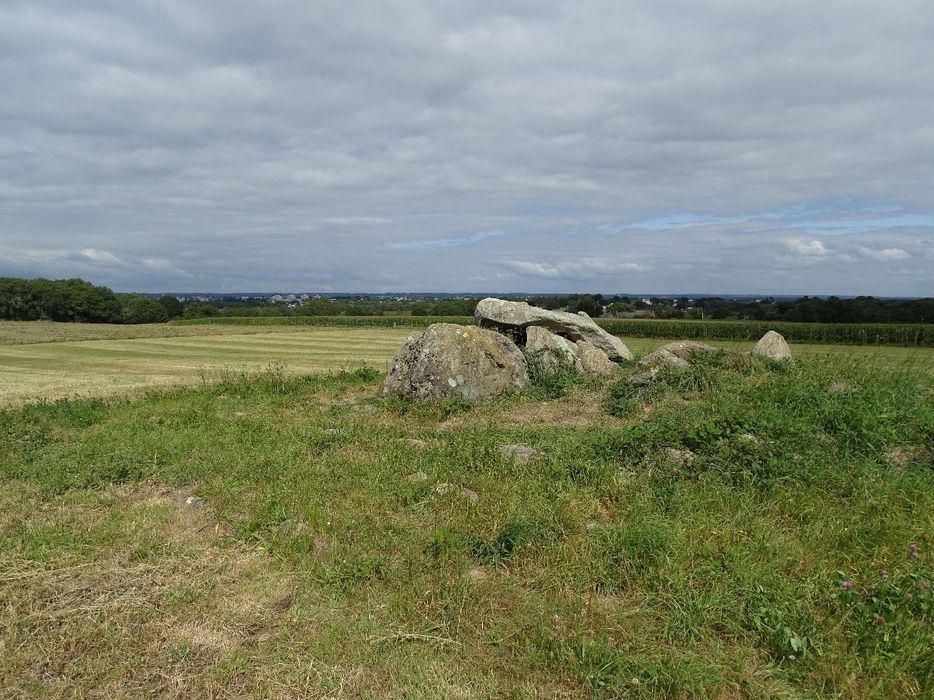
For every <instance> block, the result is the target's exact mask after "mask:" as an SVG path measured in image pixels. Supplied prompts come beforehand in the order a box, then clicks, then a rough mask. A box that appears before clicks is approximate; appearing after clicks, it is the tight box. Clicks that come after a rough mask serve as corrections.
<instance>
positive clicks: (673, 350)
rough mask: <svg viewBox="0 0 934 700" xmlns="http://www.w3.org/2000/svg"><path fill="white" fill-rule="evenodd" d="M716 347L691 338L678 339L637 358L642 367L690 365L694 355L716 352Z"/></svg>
mask: <svg viewBox="0 0 934 700" xmlns="http://www.w3.org/2000/svg"><path fill="white" fill-rule="evenodd" d="M716 351H717V349H716V348H714V347H711V346H710V345H705V344H704V343H698V342H695V341H693V340H679V341H676V342H674V343H667V344H666V345H662V346H661V347H660V348H658V349H657V350H655V351H654V352H650V353H649V354H648V355H646V356H645V357H643V358H642V359H641V360H639V364H640V365H642V366H643V367H661V366H662V365H667V366H669V367H690V366H691V360H692V359H693V358H694V356H695V355H699V354H702V353H708V352H716Z"/></svg>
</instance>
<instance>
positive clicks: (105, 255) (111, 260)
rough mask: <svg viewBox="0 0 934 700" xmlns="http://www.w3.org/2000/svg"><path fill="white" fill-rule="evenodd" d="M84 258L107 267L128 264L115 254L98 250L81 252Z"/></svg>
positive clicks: (92, 249) (88, 249)
mask: <svg viewBox="0 0 934 700" xmlns="http://www.w3.org/2000/svg"><path fill="white" fill-rule="evenodd" d="M81 255H82V257H85V258H87V259H88V260H91V261H93V262H96V263H103V264H105V265H126V263H125V262H124V261H123V260H121V259H120V258H118V257H117V256H116V255H114V254H113V253H110V252H108V251H106V250H98V249H97V248H85V249H84V250H82V251H81Z"/></svg>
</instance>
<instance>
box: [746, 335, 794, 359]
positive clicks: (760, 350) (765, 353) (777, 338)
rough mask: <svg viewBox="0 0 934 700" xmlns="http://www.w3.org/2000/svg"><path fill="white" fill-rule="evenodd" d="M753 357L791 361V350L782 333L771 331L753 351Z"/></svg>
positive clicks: (760, 340)
mask: <svg viewBox="0 0 934 700" xmlns="http://www.w3.org/2000/svg"><path fill="white" fill-rule="evenodd" d="M752 354H753V355H760V356H762V357H770V358H772V359H773V360H790V359H791V348H790V347H788V343H787V342H786V341H785V339H784V338H783V337H782V335H781V334H780V333H776V332H775V331H769V332H768V333H766V334H765V335H764V336H762V337H761V338H760V339H759V342H758V343H756V346H755V347H754V348H753V349H752Z"/></svg>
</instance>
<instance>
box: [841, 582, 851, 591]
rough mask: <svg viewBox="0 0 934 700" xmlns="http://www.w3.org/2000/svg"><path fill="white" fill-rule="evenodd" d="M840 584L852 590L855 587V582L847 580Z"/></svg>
mask: <svg viewBox="0 0 934 700" xmlns="http://www.w3.org/2000/svg"><path fill="white" fill-rule="evenodd" d="M840 585H841V586H843V587H844V588H845V589H846V590H850V589H851V588H852V587H853V582H852V581H849V580H847V581H844V582H843V583H841V584H840Z"/></svg>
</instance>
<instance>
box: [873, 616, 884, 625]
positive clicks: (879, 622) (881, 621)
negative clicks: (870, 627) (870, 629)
mask: <svg viewBox="0 0 934 700" xmlns="http://www.w3.org/2000/svg"><path fill="white" fill-rule="evenodd" d="M875 621H876V624H877V625H884V624H885V618H884V617H882V615H876V617H875Z"/></svg>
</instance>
